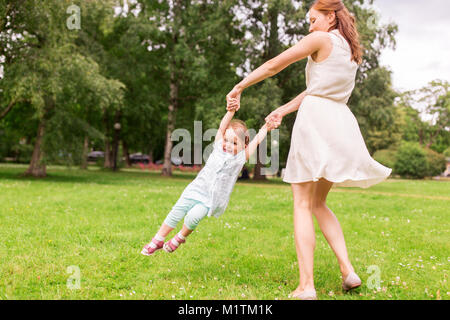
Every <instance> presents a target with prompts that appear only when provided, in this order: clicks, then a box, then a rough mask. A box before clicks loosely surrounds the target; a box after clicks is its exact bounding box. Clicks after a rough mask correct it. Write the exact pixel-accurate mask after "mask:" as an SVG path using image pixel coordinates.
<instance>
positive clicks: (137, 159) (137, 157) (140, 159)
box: [130, 152, 150, 164]
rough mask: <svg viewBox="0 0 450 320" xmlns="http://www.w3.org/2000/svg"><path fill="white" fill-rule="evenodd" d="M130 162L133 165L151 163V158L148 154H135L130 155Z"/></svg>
mask: <svg viewBox="0 0 450 320" xmlns="http://www.w3.org/2000/svg"><path fill="white" fill-rule="evenodd" d="M130 162H131V164H134V163H145V164H147V163H149V162H150V157H149V156H148V155H146V154H142V153H140V152H139V153H133V154H130Z"/></svg>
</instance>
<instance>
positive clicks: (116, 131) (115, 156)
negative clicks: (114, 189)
mask: <svg viewBox="0 0 450 320" xmlns="http://www.w3.org/2000/svg"><path fill="white" fill-rule="evenodd" d="M117 123H120V112H119V111H116V114H115V116H114V127H113V128H114V137H113V148H112V155H113V156H112V159H113V170H114V171H117V167H118V165H117V162H118V161H119V160H120V159H118V157H119V142H120V137H119V133H120V129H117V128H116V124H117Z"/></svg>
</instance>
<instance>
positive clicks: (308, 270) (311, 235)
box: [291, 181, 316, 294]
mask: <svg viewBox="0 0 450 320" xmlns="http://www.w3.org/2000/svg"><path fill="white" fill-rule="evenodd" d="M314 183H315V182H312V181H310V182H304V183H293V184H291V186H292V194H293V198H294V237H295V246H296V250H297V259H298V267H299V272H300V284H299V286H298V287H297V289H296V290H294V292H292V293H293V294H294V293H300V292H302V291H304V290H314V275H313V270H314V249H315V246H316V236H315V232H314V222H313V217H312V205H313V196H314Z"/></svg>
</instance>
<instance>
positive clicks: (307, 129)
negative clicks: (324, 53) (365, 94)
mask: <svg viewBox="0 0 450 320" xmlns="http://www.w3.org/2000/svg"><path fill="white" fill-rule="evenodd" d="M328 34H329V35H330V38H331V41H332V43H333V49H332V51H331V54H330V56H329V57H328V58H327V59H326V60H324V61H322V62H318V63H317V62H314V60H312V58H311V57H308V63H307V65H306V85H307V89H306V93H307V95H306V96H305V98H304V99H303V102H302V104H301V106H300V108H299V110H298V111H297V117H296V119H295V123H294V127H293V129H292V136H291V145H290V149H289V155H288V160H287V164H286V170H285V174H284V177H283V181H285V182H288V183H300V182H306V181H318V180H319V179H320V178H322V177H324V178H325V179H327V180H328V181H331V182H333V186H332V187H361V188H368V187H370V186H372V185H374V184H377V183H379V182H381V181H383V180H385V179H386V178H387V177H388V176H389V175H390V174H391V172H392V169H391V168H388V167H385V166H383V165H382V164H380V163H379V162H377V161H375V160H374V159H373V158H372V157H371V156H370V154H369V151H368V150H367V147H366V144H365V142H364V139H363V136H362V134H361V131H360V128H359V125H358V122H357V120H356V118H355V116H354V115H353V113H352V112H351V110H350V108H349V107H348V106H347V102H348V100H349V98H350V95H351V93H352V91H353V89H354V87H355V77H356V71H357V69H358V64H357V63H356V62H354V61H351V49H350V46H349V44H348V42H347V41H346V40H345V38H344V37H343V36H342V35H341V33H340V32H339V30H338V29H335V30H332V31H330V32H328Z"/></svg>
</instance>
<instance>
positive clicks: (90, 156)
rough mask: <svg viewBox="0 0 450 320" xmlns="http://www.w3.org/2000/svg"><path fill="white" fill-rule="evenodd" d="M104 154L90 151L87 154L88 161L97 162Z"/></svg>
mask: <svg viewBox="0 0 450 320" xmlns="http://www.w3.org/2000/svg"><path fill="white" fill-rule="evenodd" d="M104 157H105V153H104V152H103V151H92V152H89V153H88V161H97V160H98V159H99V158H104Z"/></svg>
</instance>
